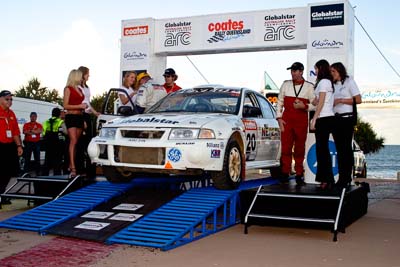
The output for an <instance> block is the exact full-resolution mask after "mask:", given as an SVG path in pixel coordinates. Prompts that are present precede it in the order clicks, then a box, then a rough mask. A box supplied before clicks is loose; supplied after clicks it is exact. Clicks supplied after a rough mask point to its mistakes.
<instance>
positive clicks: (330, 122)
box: [310, 59, 335, 189]
mask: <svg viewBox="0 0 400 267" xmlns="http://www.w3.org/2000/svg"><path fill="white" fill-rule="evenodd" d="M314 69H315V73H316V75H317V82H316V84H315V93H314V94H315V99H314V100H313V104H314V105H316V108H315V114H314V117H313V118H312V120H311V125H310V129H311V130H315V146H316V154H317V174H316V177H315V180H316V181H317V182H320V183H321V185H320V188H321V189H331V188H332V186H333V184H334V181H335V180H334V177H333V171H332V158H331V154H330V152H329V135H330V134H331V133H332V132H333V127H334V123H335V117H334V113H333V99H334V97H333V92H334V89H333V84H332V75H331V72H330V66H329V63H328V61H326V60H325V59H321V60H319V61H318V62H317V63H315V66H314Z"/></svg>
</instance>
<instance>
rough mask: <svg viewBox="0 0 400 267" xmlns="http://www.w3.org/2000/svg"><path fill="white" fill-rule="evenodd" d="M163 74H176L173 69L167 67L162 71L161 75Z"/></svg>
mask: <svg viewBox="0 0 400 267" xmlns="http://www.w3.org/2000/svg"><path fill="white" fill-rule="evenodd" d="M165 75H176V73H175V70H174V69H172V68H168V69H166V70H165V71H164V75H163V76H165Z"/></svg>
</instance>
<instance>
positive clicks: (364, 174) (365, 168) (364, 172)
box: [360, 164, 367, 178]
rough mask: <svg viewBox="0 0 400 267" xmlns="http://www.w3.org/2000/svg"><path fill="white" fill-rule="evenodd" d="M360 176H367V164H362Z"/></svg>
mask: <svg viewBox="0 0 400 267" xmlns="http://www.w3.org/2000/svg"><path fill="white" fill-rule="evenodd" d="M360 178H367V164H364V168H363V170H362V172H361V174H360Z"/></svg>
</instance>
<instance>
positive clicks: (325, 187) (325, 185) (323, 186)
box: [318, 182, 334, 190]
mask: <svg viewBox="0 0 400 267" xmlns="http://www.w3.org/2000/svg"><path fill="white" fill-rule="evenodd" d="M333 186H334V183H327V182H322V183H321V184H320V185H319V187H318V188H319V189H321V190H332V189H333Z"/></svg>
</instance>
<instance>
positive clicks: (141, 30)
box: [123, 25, 149, 36]
mask: <svg viewBox="0 0 400 267" xmlns="http://www.w3.org/2000/svg"><path fill="white" fill-rule="evenodd" d="M123 33H124V36H133V35H142V34H148V33H149V26H147V25H144V26H135V27H127V28H124V30H123Z"/></svg>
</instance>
